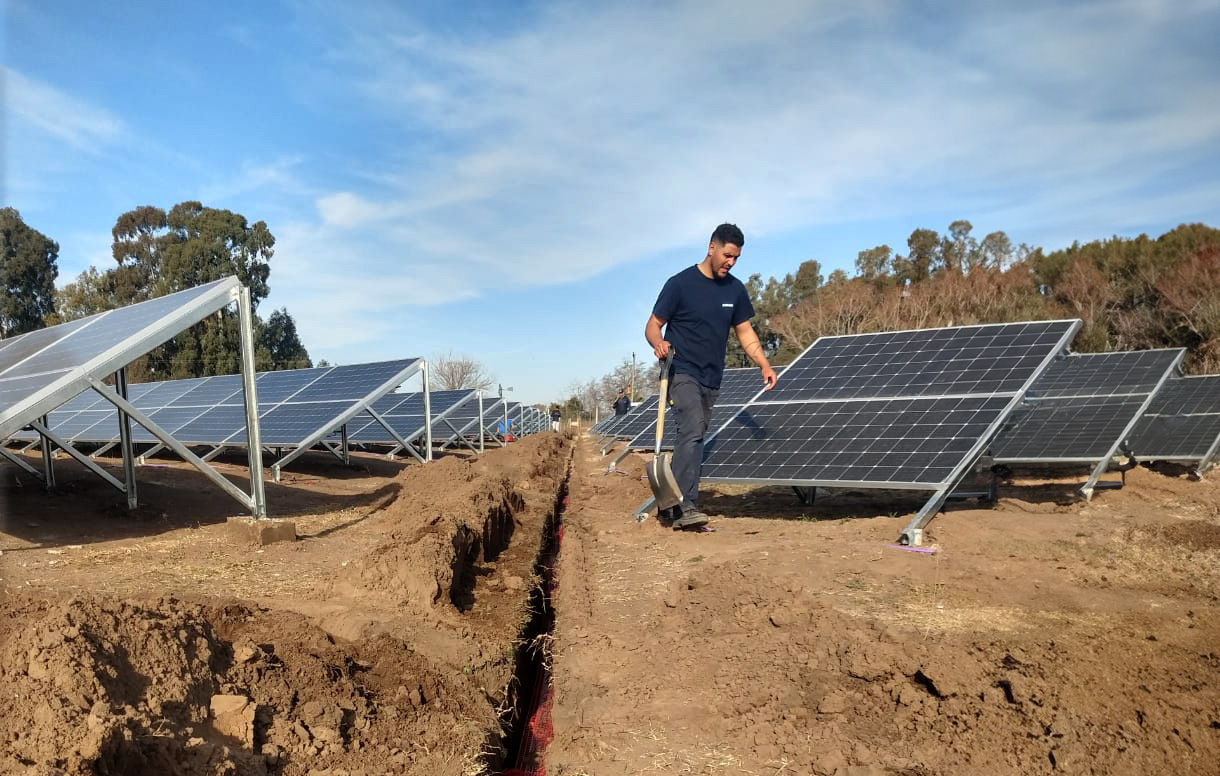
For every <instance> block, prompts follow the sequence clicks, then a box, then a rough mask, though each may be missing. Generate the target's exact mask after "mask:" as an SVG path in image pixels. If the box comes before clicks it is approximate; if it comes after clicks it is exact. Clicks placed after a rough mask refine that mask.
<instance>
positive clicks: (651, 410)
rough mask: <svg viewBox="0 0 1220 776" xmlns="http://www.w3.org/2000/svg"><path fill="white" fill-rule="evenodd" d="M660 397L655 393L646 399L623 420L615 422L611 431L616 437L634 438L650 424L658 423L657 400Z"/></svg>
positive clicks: (652, 425)
mask: <svg viewBox="0 0 1220 776" xmlns="http://www.w3.org/2000/svg"><path fill="white" fill-rule="evenodd" d="M659 398H660V396H659V395H658V394H655V393H654V394H653V395H652V396H649V397H648V398H647V399H644V401H642V402H640V403H639V404H638V405H637V406H635V407H633V408H632V411H631V412H629V413H627V415H626V417H625V418H624V419H623V420H622V421H621V422H619V423H617V424H615V426H614V429H613V430H612V431H610V432H609V433H610V434H611V435H612V436H614V437H615V438H616V439H634V438H635V437H636V436H637V435H638V434H639V433H640V432H641V431H643V430H644V429H646V428H648V427H650V426H651V427H655V426H656V425H657V400H658V399H659ZM654 436H655V432H654Z"/></svg>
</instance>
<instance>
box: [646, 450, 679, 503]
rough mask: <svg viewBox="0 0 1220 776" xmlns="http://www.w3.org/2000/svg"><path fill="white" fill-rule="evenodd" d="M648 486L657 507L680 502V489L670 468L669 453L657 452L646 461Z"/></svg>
mask: <svg viewBox="0 0 1220 776" xmlns="http://www.w3.org/2000/svg"><path fill="white" fill-rule="evenodd" d="M645 468H646V469H647V470H648V487H649V488H651V489H652V497H653V498H654V499H656V502H657V503H656V507H657V509H669V508H670V507H676V506H677V505H678V504H681V503H682V490H681V489H680V488H679V487H678V480H677V479H676V478H675V477H674V473H673V469H672V468H670V463H669V453H657V454H656V455H655V456H653V459H652V460H651V461H649V462H648V465H647V467H645Z"/></svg>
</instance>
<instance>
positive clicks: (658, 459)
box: [645, 343, 682, 511]
mask: <svg viewBox="0 0 1220 776" xmlns="http://www.w3.org/2000/svg"><path fill="white" fill-rule="evenodd" d="M673 360H674V346H673V344H672V343H671V344H670V346H669V352H668V353H667V354H666V355H665V361H664V363H663V364H662V365H661V388H660V391H659V392H658V393H659V395H658V396H657V443H656V449H655V450H654V451H653V456H652V460H651V461H649V463H648V465H647V467H645V468H646V469H647V470H648V487H649V488H652V497H653V499H655V500H656V505H655V506H656V508H657V510H658V511H659V510H662V509H669V508H670V507H676V506H678V504H681V503H682V489H681V488H679V487H678V481H677V480H676V479H674V473H673V469H672V468H670V460H669V458H670V456H669V453H663V452H661V438H662V437H664V436H665V406H666V405H667V404H668V403H669V367H670V365H671V364H672V363H673Z"/></svg>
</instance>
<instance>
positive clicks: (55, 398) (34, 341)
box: [0, 277, 241, 439]
mask: <svg viewBox="0 0 1220 776" xmlns="http://www.w3.org/2000/svg"><path fill="white" fill-rule="evenodd" d="M240 288H241V286H240V284H239V283H238V281H237V279H236V278H232V277H229V278H222V279H220V280H217V281H214V282H212V283H207V284H205V285H202V286H199V287H197V288H192V289H188V290H186V291H180V292H178V293H175V294H169V295H167V296H163V297H159V298H157V299H152V300H149V301H147V302H141V303H139V304H135V305H131V306H129V307H122V308H119V309H117V310H109V311H107V312H104V313H98V314H97V315H91V316H89V317H87V318H81V319H78V320H75V321H70V322H68V323H63V324H60V325H58V326H51V327H48V328H45V329H39V330H37V331H33V332H30V333H29V334H23V335H21V336H18V337H9V338H7V339H4V340H0V439H7V438H9V437H11V436H12V435H13V434H15V433H16V432H17V431H18V430H19V429H21V428H22V427H23V426H25V425H26V424H27V423H29V422H31V421H32V420H34V419H35V418H38V417H40V416H42V415H45V414H47V413H48V412H50V411H52V410H54V409H55V408H56V407H58V406H60V405H61V404H63V403H64V402H65V401H67V400H69V399H71V398H72V397H73V396H76V395H77V394H79V393H81V392H82V391H84V390H87V389H88V388H89V386H90V383H89V380H90V379H100V378H102V377H105V376H107V375H109V374H111V373H112V372H114V370H116V369H118V368H120V367H122V366H125V365H126V364H127V363H129V362H130V361H132V360H134V359H135V358H137V357H138V356H141V355H143V354H144V353H147V352H148V351H149V350H151V349H153V348H154V347H156V346H158V345H160V344H161V343H163V342H165V341H166V340H168V339H169V338H171V337H173V336H174V335H175V334H177V333H178V332H180V331H183V330H184V329H186V328H188V327H190V326H191V325H193V324H195V323H197V322H199V321H200V320H202V319H203V318H205V317H206V316H208V315H209V314H211V313H213V312H215V311H216V310H219V309H221V308H223V307H225V306H226V305H228V304H230V303H231V302H233V301H234V300H235V299H236V294H237V292H238V290H239V289H240Z"/></svg>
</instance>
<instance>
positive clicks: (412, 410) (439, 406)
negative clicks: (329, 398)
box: [347, 389, 476, 445]
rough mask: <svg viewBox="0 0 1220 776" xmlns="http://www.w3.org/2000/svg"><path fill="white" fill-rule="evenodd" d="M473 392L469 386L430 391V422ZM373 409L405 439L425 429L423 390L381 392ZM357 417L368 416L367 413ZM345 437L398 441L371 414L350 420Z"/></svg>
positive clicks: (440, 418) (370, 441)
mask: <svg viewBox="0 0 1220 776" xmlns="http://www.w3.org/2000/svg"><path fill="white" fill-rule="evenodd" d="M475 396H476V394H475V391H473V390H470V389H463V390H457V391H432V392H431V393H430V395H429V397H428V399H429V402H428V404H429V410H430V412H431V415H432V423H433V424H434V425H435V424H437V423H440V422H442V421H443V420H444V419H445V418H447V417H448V416H449V415H450V414H451V413H453V412H454V411H455V410H456V409H457V408H458V407H460V406H461V405H463V404H465V403H466V402H469V401H471V400H473V399H474V398H475ZM373 410H374V411H375V412H376V413H377V414H378V415H380V416H381V417H382V419H383V420H384V421H385V422H386V423H387V424H388V425H389V426H390V428H392V429H394V431H395V433H397V434H398V436H399V437H400V438H401V439H403V440H404V441H406V442H413V441H414V440H415V439H416V438H418V437H419V436H420V435H421V434H423V433H424V428H425V421H424V395H423V393H409V394H398V393H395V394H390V395H388V396H383V397H382V398H381V399H378V400H377V401H375V402H373ZM359 417H361V418H368V416H367V414H363V415H361V416H359ZM347 438H348V441H350V442H357V443H361V444H393V445H396V444H398V439H396V438H395V437H394V435H393V434H391V433H390V432H389V431H387V430H386V428H385V426H382V425H381V424H380V423H378V422H377V421H376V420H374V419H371V418H369V419H367V420H360V422H359V423H358V424H349V425H348V432H347Z"/></svg>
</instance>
